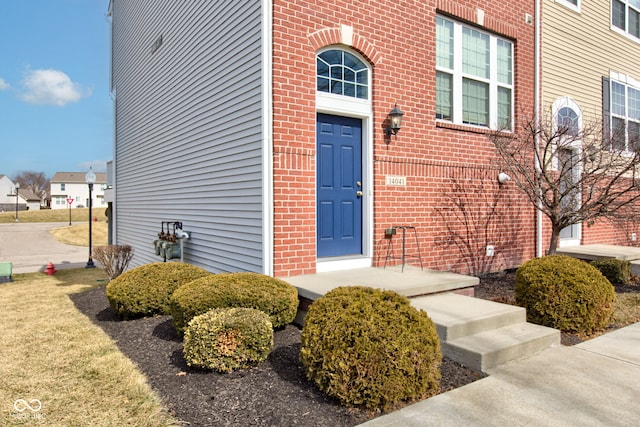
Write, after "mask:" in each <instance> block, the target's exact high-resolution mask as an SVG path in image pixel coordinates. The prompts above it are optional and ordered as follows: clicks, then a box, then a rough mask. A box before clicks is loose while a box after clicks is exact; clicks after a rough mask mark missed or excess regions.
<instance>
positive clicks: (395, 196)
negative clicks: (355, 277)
mask: <svg viewBox="0 0 640 427" xmlns="http://www.w3.org/2000/svg"><path fill="white" fill-rule="evenodd" d="M477 7H480V8H481V9H483V10H484V27H483V29H484V30H487V31H492V32H495V33H497V34H499V35H501V36H504V37H508V38H511V39H512V40H513V41H514V46H515V109H516V111H518V110H520V109H523V110H525V111H527V110H528V111H531V110H532V108H533V91H534V87H533V80H534V79H533V72H534V62H533V61H534V50H533V49H534V26H533V25H530V24H527V23H525V14H530V15H533V2H501V1H489V2H487V1H459V2H454V1H445V0H438V1H419V0H416V1H404V2H397V1H391V0H390V1H353V2H351V1H349V2H345V1H303V0H287V1H284V0H276V1H274V8H273V22H274V27H273V39H274V46H273V76H274V77H273V100H274V116H273V151H274V154H273V155H274V264H275V266H274V272H275V274H276V275H278V276H284V275H294V274H302V273H312V272H314V271H315V263H316V254H315V215H316V214H315V120H316V110H315V87H316V83H315V72H316V71H315V54H316V51H317V50H318V49H319V48H322V47H324V46H327V45H332V44H338V43H340V41H341V40H342V39H341V33H340V30H339V29H340V26H341V25H348V26H350V27H352V28H353V34H354V36H353V40H352V43H351V44H352V48H353V49H354V50H356V51H359V52H360V53H362V54H363V55H364V56H365V57H366V58H368V60H369V61H370V64H371V65H372V70H373V78H372V80H373V90H372V97H373V124H374V126H373V127H374V135H373V162H374V164H373V170H374V181H375V182H374V186H375V187H374V188H375V190H374V191H375V193H374V248H375V249H374V254H373V255H374V263H375V264H376V265H380V264H381V263H384V256H385V254H386V247H387V244H388V240H386V239H385V236H384V230H385V228H387V227H390V226H392V225H397V224H411V225H414V226H416V227H417V230H418V235H419V241H420V247H421V250H422V253H423V261H424V265H425V267H426V268H431V269H440V270H450V271H458V272H463V273H466V272H470V271H472V270H474V269H476V270H477V269H480V270H483V269H484V270H499V269H502V268H505V267H513V266H516V265H518V264H519V263H521V262H522V261H523V260H525V259H528V258H531V257H532V256H534V255H535V254H534V244H535V229H534V227H535V214H534V211H533V208H532V207H531V205H530V204H529V203H528V202H526V201H525V200H524V199H523V197H522V196H521V195H519V194H517V192H516V191H515V189H514V186H513V184H511V185H509V184H506V185H502V186H499V185H498V183H497V173H498V172H499V170H498V168H497V166H496V160H495V157H494V154H493V147H492V144H491V142H490V141H489V140H488V138H487V135H486V134H485V133H484V132H482V131H479V130H477V129H473V128H469V127H463V126H458V125H455V126H453V125H443V124H439V123H436V120H435V16H436V13H438V12H439V13H445V14H447V15H450V16H452V17H454V18H457V19H459V20H463V21H465V20H466V21H469V22H476V20H477V16H478V15H477V11H476V8H477ZM396 103H397V104H398V106H399V107H400V108H401V109H402V110H403V111H404V113H405V116H404V119H403V127H402V130H401V131H400V133H399V134H398V135H397V137H396V136H392V137H390V138H389V137H387V136H386V135H385V133H384V129H385V125H386V123H385V120H386V117H387V114H388V113H389V111H390V110H391V108H393V106H394V104H396ZM517 125H518V123H516V128H517ZM386 175H400V176H406V178H407V185H406V187H393V186H387V185H386V183H385V176H386ZM460 189H468V190H469V191H468V192H465V191H462V193H461V191H460ZM456 197H458V198H460V197H462V198H464V199H465V201H466V202H465V203H467V205H465V206H464V208H463V207H460V209H458V211H459V212H458V213H457V214H459V215H462V217H463V218H464V216H465V210H466V211H467V214H468V215H470V216H471V217H472V218H473V220H472V221H469V220H468V221H466V225H465V221H464V220H463V221H459V220H457V219H456V218H458V217H456V213H455V212H453V211H451V209H450V207H451V205H450V203H451V202H452V200H455V199H456ZM453 206H454V207H455V205H453ZM447 209H449V210H447ZM483 221H485V222H486V223H487V224H486V225H484V226H483ZM469 223H474V224H475V225H474V227H476V228H473V227H471V228H470V226H469ZM476 223H477V224H476ZM483 227H484V228H483ZM471 229H473V230H477V231H473V232H472V231H470V230H471ZM465 233H466V235H467V236H468V237H469V239H468V240H469V241H472V244H471V247H470V248H466V249H465V248H461V247H460V244H457V243H456V242H455V240H456V236H460V235H462V234H465ZM487 244H491V245H494V247H495V256H494V257H492V258H491V259H487V257H485V256H484V252H485V247H486V245H487ZM394 247H395V246H394ZM414 249H415V248H412V247H408V248H407V250H408V251H411V250H414ZM470 258H472V259H470Z"/></svg>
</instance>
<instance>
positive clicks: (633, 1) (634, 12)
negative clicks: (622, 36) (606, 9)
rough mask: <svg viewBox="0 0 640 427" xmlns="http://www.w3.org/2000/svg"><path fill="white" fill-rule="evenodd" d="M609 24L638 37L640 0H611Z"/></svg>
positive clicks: (639, 31)
mask: <svg viewBox="0 0 640 427" xmlns="http://www.w3.org/2000/svg"><path fill="white" fill-rule="evenodd" d="M611 25H613V26H614V27H615V28H618V29H619V30H621V31H623V32H625V33H627V34H629V35H632V36H634V37H638V38H640V0H612V1H611Z"/></svg>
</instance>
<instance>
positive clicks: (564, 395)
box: [362, 323, 640, 427]
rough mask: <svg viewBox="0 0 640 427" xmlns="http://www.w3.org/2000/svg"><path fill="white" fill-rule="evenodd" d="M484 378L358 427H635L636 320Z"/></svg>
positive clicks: (639, 360)
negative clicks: (507, 426)
mask: <svg viewBox="0 0 640 427" xmlns="http://www.w3.org/2000/svg"><path fill="white" fill-rule="evenodd" d="M489 374H490V376H489V377H487V378H484V379H482V380H479V381H476V382H474V383H472V384H469V385H466V386H464V387H461V388H458V389H455V390H452V391H450V392H447V393H443V394H440V395H438V396H435V397H432V398H431V399H427V400H424V401H422V402H419V403H416V404H414V405H411V406H408V407H405V408H403V409H401V410H399V411H396V412H393V413H391V414H388V415H384V416H382V417H379V418H376V419H374V420H371V421H368V422H366V423H364V424H362V426H365V427H382V426H389V427H391V426H403V427H412V426H504V425H509V426H631V425H638V423H639V419H640V401H639V396H640V323H636V324H634V325H630V326H627V327H625V328H622V329H619V330H617V331H614V332H610V333H608V334H606V335H603V336H600V337H598V338H594V339H592V340H589V341H586V342H583V343H581V344H578V345H576V346H573V347H565V346H558V347H554V348H550V349H547V350H545V351H544V352H542V353H540V354H538V355H536V356H532V357H529V358H526V359H524V360H520V361H516V362H513V363H509V364H506V365H502V366H500V367H499V368H496V369H494V370H491V371H489Z"/></svg>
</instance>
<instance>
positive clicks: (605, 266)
mask: <svg viewBox="0 0 640 427" xmlns="http://www.w3.org/2000/svg"><path fill="white" fill-rule="evenodd" d="M591 265H592V266H594V267H595V268H597V269H598V270H600V273H602V274H603V275H604V277H606V278H607V279H609V281H610V282H611V283H619V284H621V285H628V284H629V282H630V281H631V262H630V261H624V260H621V259H615V258H612V259H601V260H596V261H591Z"/></svg>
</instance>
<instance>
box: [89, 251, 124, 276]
mask: <svg viewBox="0 0 640 427" xmlns="http://www.w3.org/2000/svg"><path fill="white" fill-rule="evenodd" d="M132 257H133V248H132V247H131V246H129V245H109V246H98V247H97V248H95V249H94V250H93V258H95V260H96V261H98V262H99V263H100V264H102V267H103V268H104V271H105V273H107V276H109V280H113V279H115V278H116V277H118V276H119V275H121V274H122V273H123V272H124V271H125V270H126V269H127V266H128V265H129V262H130V261H131V258H132Z"/></svg>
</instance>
